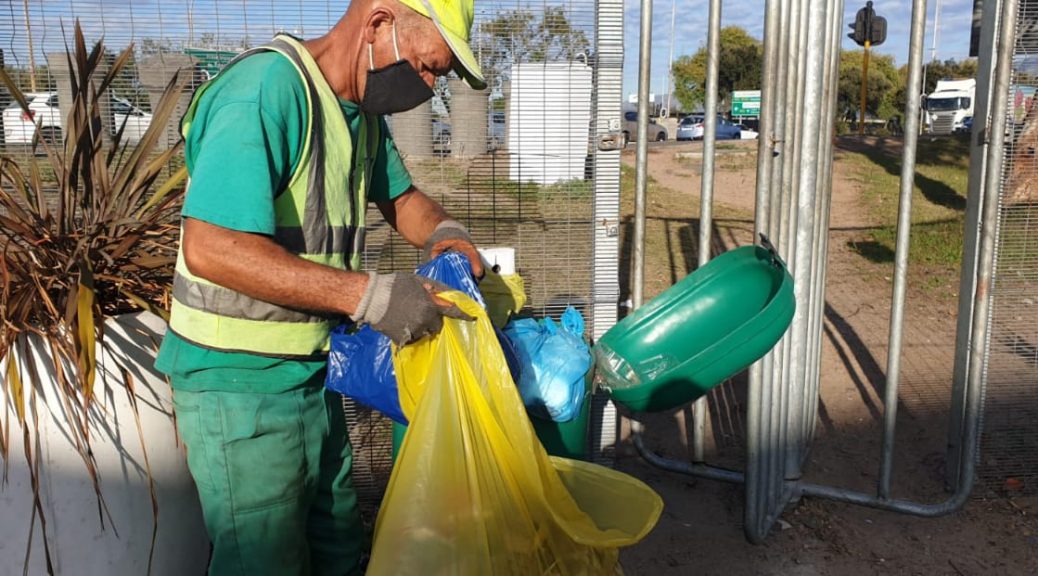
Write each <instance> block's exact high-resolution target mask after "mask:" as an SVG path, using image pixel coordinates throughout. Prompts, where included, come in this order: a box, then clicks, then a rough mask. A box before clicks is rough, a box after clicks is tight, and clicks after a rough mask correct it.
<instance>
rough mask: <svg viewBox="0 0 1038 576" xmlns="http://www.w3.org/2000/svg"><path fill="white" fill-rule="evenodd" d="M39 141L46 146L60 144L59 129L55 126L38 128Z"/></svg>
mask: <svg viewBox="0 0 1038 576" xmlns="http://www.w3.org/2000/svg"><path fill="white" fill-rule="evenodd" d="M40 140H41V141H43V142H46V143H47V144H52V145H53V144H60V143H61V128H57V127H55V126H47V127H46V128H40Z"/></svg>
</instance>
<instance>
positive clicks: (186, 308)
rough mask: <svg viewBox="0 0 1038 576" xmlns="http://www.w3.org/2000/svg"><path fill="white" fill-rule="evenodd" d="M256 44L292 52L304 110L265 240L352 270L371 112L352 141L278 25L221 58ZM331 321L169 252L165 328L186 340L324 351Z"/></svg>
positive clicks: (373, 142) (372, 142)
mask: <svg viewBox="0 0 1038 576" xmlns="http://www.w3.org/2000/svg"><path fill="white" fill-rule="evenodd" d="M264 51H274V52H278V53H279V54H281V55H283V56H285V57H286V58H288V60H289V61H291V62H292V65H293V66H294V67H295V69H296V71H297V72H298V73H299V75H300V78H302V80H303V83H304V86H305V87H306V99H307V110H308V118H307V129H306V133H305V135H304V139H303V149H302V151H301V152H300V157H299V160H298V164H297V166H296V169H295V171H294V172H293V174H292V177H291V179H290V181H289V184H288V186H287V188H286V189H285V190H284V191H282V192H280V193H279V194H278V195H277V196H276V197H275V199H274V215H275V225H276V229H275V233H274V241H275V242H277V243H278V244H279V245H281V246H282V247H284V248H285V249H286V250H288V251H290V252H292V253H294V254H296V255H298V256H300V257H301V258H304V259H306V260H309V261H312V262H316V263H319V264H323V265H326V266H332V267H335V268H340V269H341V268H349V269H353V270H357V269H359V268H360V257H361V254H362V253H363V250H364V212H365V209H366V207H367V187H368V183H369V182H370V180H371V176H370V174H371V170H372V168H373V166H374V162H375V158H376V157H377V153H378V144H379V142H380V140H381V137H380V134H379V127H380V126H379V122H378V118H377V117H370V116H368V115H366V114H363V113H362V116H361V126H360V130H359V134H358V138H357V140H358V141H357V142H356V146H354V142H352V138H351V136H350V131H349V126H347V124H346V118H345V116H344V115H343V113H342V109H341V106H340V104H339V100H338V98H337V97H336V95H335V93H334V92H332V90H331V88H330V87H329V86H328V84H327V82H326V81H325V79H324V76H323V75H322V74H321V71H320V69H319V68H318V66H317V63H316V62H315V61H314V60H313V57H312V56H311V55H310V53H309V51H307V50H306V48H305V47H303V45H302V44H301V43H300V42H299V41H298V40H296V39H294V38H292V37H290V36H286V35H279V36H278V37H277V38H275V39H274V41H273V42H271V43H270V44H269V45H267V46H263V47H260V48H255V49H253V50H249V51H247V52H244V53H242V54H240V55H239V56H238V57H237V58H235V59H234V60H232V61H231V62H230V63H229V64H228V65H227V66H228V67H230V66H232V65H234V64H235V63H236V62H238V61H240V60H242V59H243V58H245V57H247V56H250V55H252V54H255V53H258V52H264ZM225 70H226V68H225ZM217 81H219V77H218V78H216V79H214V80H212V81H211V82H210V83H207V84H205V85H203V86H202V87H201V88H199V89H198V91H197V92H196V93H195V96H194V98H193V99H192V102H191V105H190V107H189V108H188V111H187V114H185V116H184V120H183V122H182V125H181V131H182V133H183V134H184V135H185V137H186V135H187V133H188V131H189V130H190V128H191V123H192V121H193V120H194V115H195V112H196V109H197V106H198V102H199V100H200V99H201V96H202V94H203V93H204V92H205V90H206V89H207V88H208V87H209V86H211V85H212V82H217ZM354 154H356V158H354ZM352 166H357V167H359V168H361V169H359V170H353V169H352ZM188 186H189V187H190V184H189V185H188ZM337 323H338V319H335V318H330V317H327V316H322V315H317V314H313V313H311V312H305V311H300V310H294V309H291V308H285V307H282V306H278V305H276V304H271V303H269V302H264V301H261V300H256V299H254V298H250V297H249V296H246V295H244V294H241V293H240V292H236V291H234V290H231V289H229V288H225V287H223V286H219V285H217V284H214V283H212V282H209V281H207V280H205V279H203V278H199V277H197V276H195V275H193V274H191V272H190V271H189V270H188V269H187V265H186V264H185V262H184V256H183V252H182V251H181V252H180V253H179V254H178V257H177V266H176V274H175V276H174V281H173V305H172V311H171V315H170V329H171V330H172V331H173V332H175V333H176V334H178V335H179V336H180V337H182V338H184V339H186V340H188V341H191V342H193V343H195V344H198V345H200V346H203V347H207V348H213V349H217V350H224V351H240V352H249V353H254V354H261V355H266V356H274V357H283V358H311V357H317V356H320V355H321V354H323V353H324V352H326V351H327V349H328V334H329V332H330V331H331V329H332V328H333V327H334V326H335V324H337Z"/></svg>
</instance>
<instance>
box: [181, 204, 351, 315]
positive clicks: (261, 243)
mask: <svg viewBox="0 0 1038 576" xmlns="http://www.w3.org/2000/svg"><path fill="white" fill-rule="evenodd" d="M181 241H182V242H183V246H184V259H185V263H186V264H187V267H188V270H190V271H191V273H192V274H194V275H196V276H199V277H201V278H204V279H206V280H208V281H210V282H213V283H215V284H219V285H220V286H224V287H226V288H230V289H231V290H234V291H236V292H241V293H242V294H245V295H246V296H250V297H252V298H255V299H257V300H263V301H265V302H270V303H273V304H278V305H280V306H285V307H288V308H295V309H299V310H309V311H313V312H322V313H330V314H339V315H343V316H347V315H350V314H353V313H354V312H355V311H356V309H357V305H358V304H359V303H360V300H361V296H362V295H363V294H364V288H365V287H366V286H367V282H368V275H367V274H363V273H357V272H348V271H345V270H338V269H335V268H332V267H329V266H323V265H321V264H316V263H314V262H310V261H307V260H305V259H303V258H300V257H298V256H296V255H295V254H292V253H290V252H288V251H287V250H285V249H284V248H282V247H281V246H280V245H278V244H277V243H276V242H274V241H273V240H272V239H270V238H269V237H267V236H263V235H260V234H250V233H248V232H239V231H235V230H229V229H227V228H222V227H220V226H215V225H213V224H209V223H207V222H203V221H201V220H195V219H193V218H185V219H184V235H183V238H182V240H181Z"/></svg>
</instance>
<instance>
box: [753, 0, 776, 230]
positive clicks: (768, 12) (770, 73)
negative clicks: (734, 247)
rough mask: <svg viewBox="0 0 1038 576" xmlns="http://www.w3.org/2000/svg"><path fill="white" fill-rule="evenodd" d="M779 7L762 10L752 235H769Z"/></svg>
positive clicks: (772, 0) (770, 5) (769, 4)
mask: <svg viewBox="0 0 1038 576" xmlns="http://www.w3.org/2000/svg"><path fill="white" fill-rule="evenodd" d="M780 8H781V5H780V3H779V0H768V1H767V2H765V8H764V53H763V55H762V58H761V59H762V65H763V67H764V69H763V70H762V73H761V85H760V98H761V100H760V101H761V106H760V121H759V123H758V126H757V129H758V134H759V136H758V140H757V198H756V210H755V213H754V225H753V228H754V231H755V232H756V233H757V234H761V233H764V234H768V235H769V236H770V235H771V230H770V229H769V228H768V213H769V208H768V207H769V205H770V203H771V170H772V164H773V159H774V152H775V135H774V132H773V131H774V124H775V122H774V116H775V110H776V109H777V107H778V101H777V99H776V98H775V95H776V91H775V90H776V87H775V83H776V82H777V75H776V66H777V64H778V53H779V51H778V46H777V44H778V41H777V40H778V30H779V19H780V17H781V12H780Z"/></svg>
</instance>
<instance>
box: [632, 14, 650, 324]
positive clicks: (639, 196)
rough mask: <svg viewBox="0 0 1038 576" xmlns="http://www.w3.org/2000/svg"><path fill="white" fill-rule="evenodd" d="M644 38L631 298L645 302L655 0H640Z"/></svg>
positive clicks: (640, 59) (640, 64)
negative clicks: (653, 6)
mask: <svg viewBox="0 0 1038 576" xmlns="http://www.w3.org/2000/svg"><path fill="white" fill-rule="evenodd" d="M641 8H642V14H641V38H640V42H639V54H638V131H637V132H638V152H637V159H636V161H635V186H634V238H633V242H632V243H631V245H632V252H633V254H632V266H633V268H634V270H633V273H632V274H631V301H632V303H633V306H634V309H637V308H639V307H640V306H641V305H642V302H643V299H644V290H645V196H646V188H647V185H648V176H649V175H648V170H647V168H648V164H649V74H650V72H651V71H652V0H641Z"/></svg>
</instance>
